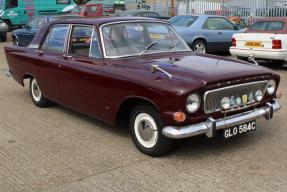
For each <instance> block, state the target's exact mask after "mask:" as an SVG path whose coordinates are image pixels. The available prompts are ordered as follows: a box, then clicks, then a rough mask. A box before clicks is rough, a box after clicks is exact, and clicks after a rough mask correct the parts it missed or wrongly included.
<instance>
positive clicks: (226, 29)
mask: <svg viewBox="0 0 287 192" xmlns="http://www.w3.org/2000/svg"><path fill="white" fill-rule="evenodd" d="M169 22H170V23H171V24H172V25H173V26H174V27H175V29H176V30H177V32H178V33H180V35H181V36H182V37H183V39H184V40H185V41H186V42H187V44H188V45H189V46H190V48H191V49H192V50H193V51H195V52H197V53H210V52H228V51H229V48H230V46H231V38H232V35H233V34H234V33H236V32H240V30H238V27H237V26H235V25H234V24H233V23H231V22H230V21H229V20H228V19H226V18H225V17H221V16H212V15H182V16H176V17H173V18H171V19H170V20H169Z"/></svg>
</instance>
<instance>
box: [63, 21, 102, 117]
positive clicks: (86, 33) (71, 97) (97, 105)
mask: <svg viewBox="0 0 287 192" xmlns="http://www.w3.org/2000/svg"><path fill="white" fill-rule="evenodd" d="M69 44H70V46H69V48H68V49H67V50H66V52H67V53H66V55H64V56H63V57H62V59H61V61H60V65H61V70H60V81H59V82H60V92H61V99H62V103H63V104H65V105H66V106H68V107H70V108H73V109H75V110H77V111H81V112H83V113H86V114H90V115H92V116H96V117H98V118H100V116H101V113H102V112H103V111H104V103H103V99H102V96H103V94H102V91H101V77H102V74H101V70H102V67H103V59H102V57H101V54H100V49H99V45H98V37H97V33H96V32H95V28H94V27H93V26H87V25H73V27H72V29H71V35H70V40H69Z"/></svg>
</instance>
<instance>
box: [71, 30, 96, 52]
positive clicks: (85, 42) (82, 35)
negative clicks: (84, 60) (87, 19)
mask: <svg viewBox="0 0 287 192" xmlns="http://www.w3.org/2000/svg"><path fill="white" fill-rule="evenodd" d="M93 29H94V28H93V27H89V26H75V27H73V30H72V36H71V40H70V42H71V43H70V44H71V46H70V50H69V52H70V53H71V54H73V55H79V56H86V57H88V56H89V53H90V45H91V40H92V33H93Z"/></svg>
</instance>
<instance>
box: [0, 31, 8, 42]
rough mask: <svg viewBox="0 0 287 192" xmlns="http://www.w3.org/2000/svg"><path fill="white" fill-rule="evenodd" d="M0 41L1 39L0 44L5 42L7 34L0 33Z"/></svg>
mask: <svg viewBox="0 0 287 192" xmlns="http://www.w3.org/2000/svg"><path fill="white" fill-rule="evenodd" d="M0 39H1V42H6V41H7V32H1V33H0Z"/></svg>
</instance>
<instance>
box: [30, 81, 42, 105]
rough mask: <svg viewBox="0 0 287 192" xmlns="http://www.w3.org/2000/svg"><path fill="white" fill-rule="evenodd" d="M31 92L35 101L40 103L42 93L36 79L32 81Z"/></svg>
mask: <svg viewBox="0 0 287 192" xmlns="http://www.w3.org/2000/svg"><path fill="white" fill-rule="evenodd" d="M31 91H32V96H33V99H34V100H35V101H37V102H38V101H40V100H41V95H42V93H41V90H40V87H39V85H38V83H37V81H36V79H33V80H32V83H31Z"/></svg>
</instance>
